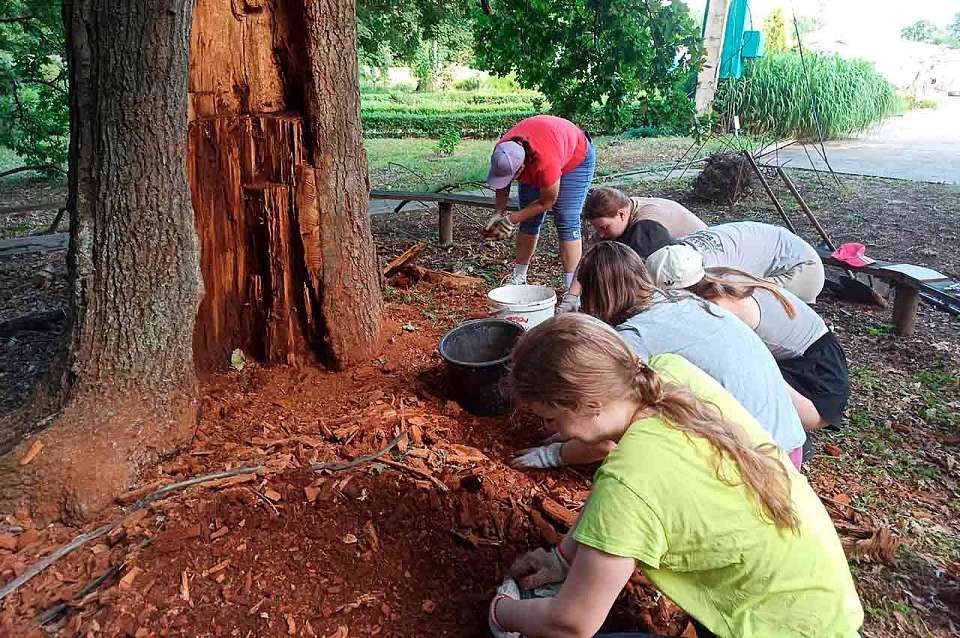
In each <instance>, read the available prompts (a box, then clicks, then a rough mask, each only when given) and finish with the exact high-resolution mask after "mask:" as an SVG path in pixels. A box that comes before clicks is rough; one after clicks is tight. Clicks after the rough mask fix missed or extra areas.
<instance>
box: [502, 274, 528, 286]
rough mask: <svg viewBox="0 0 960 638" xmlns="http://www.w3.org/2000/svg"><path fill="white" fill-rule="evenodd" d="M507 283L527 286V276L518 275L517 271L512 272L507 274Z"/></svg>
mask: <svg viewBox="0 0 960 638" xmlns="http://www.w3.org/2000/svg"><path fill="white" fill-rule="evenodd" d="M505 283H506V285H508V286H525V285H527V278H526V276H524V275H518V274H517V273H515V272H511V273H510V274H509V275H507V279H506V280H505Z"/></svg>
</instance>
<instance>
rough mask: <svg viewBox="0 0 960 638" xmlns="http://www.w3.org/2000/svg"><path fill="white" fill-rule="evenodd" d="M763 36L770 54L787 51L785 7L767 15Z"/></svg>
mask: <svg viewBox="0 0 960 638" xmlns="http://www.w3.org/2000/svg"><path fill="white" fill-rule="evenodd" d="M763 34H764V36H765V37H766V48H767V51H768V52H770V53H780V52H781V51H786V50H787V26H786V19H785V18H784V15H783V7H777V8H776V9H774V10H773V11H771V12H770V13H769V14H768V15H767V18H766V19H765V20H764V21H763Z"/></svg>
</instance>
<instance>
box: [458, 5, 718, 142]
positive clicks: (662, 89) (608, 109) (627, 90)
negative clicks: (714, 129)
mask: <svg viewBox="0 0 960 638" xmlns="http://www.w3.org/2000/svg"><path fill="white" fill-rule="evenodd" d="M494 7H495V12H493V14H492V15H488V14H486V13H484V12H481V11H479V10H477V11H476V13H475V15H476V19H475V21H474V43H475V44H474V47H475V52H476V60H477V62H478V64H479V66H480V67H481V68H484V69H486V70H489V71H492V72H493V73H496V74H497V75H507V74H509V73H511V72H514V73H516V77H517V80H518V82H519V83H520V85H521V86H523V87H526V88H536V89H538V90H540V91H541V92H542V93H543V94H544V95H546V97H547V98H548V99H549V100H550V102H551V104H552V105H553V109H554V111H555V112H557V113H558V114H560V115H564V116H567V117H571V118H574V119H576V118H578V117H583V116H585V115H586V114H588V113H589V112H590V111H591V110H592V109H593V108H594V107H597V106H599V107H600V112H601V115H602V117H603V119H604V121H605V122H604V123H605V124H606V125H608V126H610V127H611V128H615V127H619V126H623V125H624V124H626V123H627V122H628V121H629V120H630V113H631V105H632V104H633V103H634V102H636V101H638V100H639V101H640V103H641V104H643V105H644V106H646V105H648V104H649V103H651V102H666V103H669V104H670V105H671V107H672V108H688V109H689V102H690V101H689V100H688V99H687V98H686V95H685V94H684V92H683V91H682V89H681V88H680V87H682V86H683V84H684V82H685V81H686V80H688V79H689V78H690V76H691V75H692V74H693V73H695V72H696V69H697V68H698V67H699V65H700V61H701V57H702V47H701V42H700V36H699V33H698V32H697V30H696V28H695V26H694V23H693V20H692V19H691V17H690V13H689V9H688V8H687V6H686V5H685V4H684V3H683V2H680V1H679V0H663V1H662V2H661V1H659V0H569V1H567V2H562V3H561V2H554V1H552V0H500V1H499V2H497V3H496V4H495V5H494ZM690 112H692V110H691V111H690Z"/></svg>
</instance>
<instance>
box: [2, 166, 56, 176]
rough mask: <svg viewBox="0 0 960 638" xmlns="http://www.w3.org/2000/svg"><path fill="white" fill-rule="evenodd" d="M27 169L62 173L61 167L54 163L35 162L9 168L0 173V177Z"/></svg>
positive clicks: (23, 171)
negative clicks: (30, 164)
mask: <svg viewBox="0 0 960 638" xmlns="http://www.w3.org/2000/svg"><path fill="white" fill-rule="evenodd" d="M27 171H57V172H58V173H61V174H62V173H63V169H62V168H60V167H59V166H57V165H56V164H36V165H33V166H19V167H17V168H11V169H10V170H7V171H3V172H2V173H0V177H7V176H8V175H15V174H17V173H25V172H27Z"/></svg>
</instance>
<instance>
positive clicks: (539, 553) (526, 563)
mask: <svg viewBox="0 0 960 638" xmlns="http://www.w3.org/2000/svg"><path fill="white" fill-rule="evenodd" d="M569 572H570V565H568V564H567V561H565V560H564V559H563V556H561V555H560V552H559V551H557V549H556V548H553V549H551V550H550V551H547V550H545V549H535V550H533V551H532V552H527V553H526V554H524V555H523V556H521V557H520V558H518V559H517V561H516V562H515V563H514V564H513V566H512V567H510V576H512V577H513V578H516V579H517V582H518V583H519V584H520V589H522V590H523V591H528V590H530V589H536V588H537V587H540V586H541V585H547V584H551V583H561V582H563V581H564V580H565V579H566V577H567V574H568V573H569Z"/></svg>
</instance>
